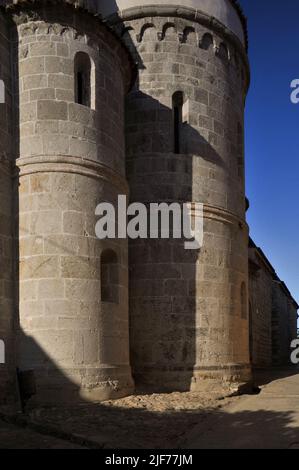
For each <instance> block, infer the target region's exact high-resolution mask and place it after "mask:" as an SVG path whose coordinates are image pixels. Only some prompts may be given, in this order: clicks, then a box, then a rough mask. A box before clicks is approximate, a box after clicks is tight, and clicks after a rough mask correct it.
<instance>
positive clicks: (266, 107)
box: [240, 0, 299, 301]
mask: <svg viewBox="0 0 299 470" xmlns="http://www.w3.org/2000/svg"><path fill="white" fill-rule="evenodd" d="M240 3H241V4H242V7H243V9H244V12H245V14H246V16H247V18H248V23H249V24H248V26H249V43H250V49H249V57H250V63H251V75H252V76H251V87H250V91H249V95H248V99H247V105H246V173H247V183H246V184H247V196H248V198H249V199H250V205H251V207H250V210H249V211H248V222H249V225H250V227H251V236H252V238H253V239H254V241H255V243H256V244H257V245H258V246H260V247H261V248H262V249H263V250H264V252H265V254H266V255H267V257H268V258H269V260H270V262H271V263H272V265H273V266H274V268H275V269H276V271H277V274H278V275H279V276H280V278H281V279H282V280H283V281H285V283H286V284H287V285H288V287H289V289H290V290H291V292H292V294H293V296H294V297H295V298H296V300H297V301H299V233H298V232H297V230H298V231H299V198H298V189H299V188H298V187H299V184H298V183H299V104H298V105H293V104H292V103H291V101H290V93H291V89H290V83H291V81H292V80H293V79H295V78H298V79H299V26H298V18H299V2H297V1H295V0H284V2H283V3H281V2H276V1H273V0H262V1H261V0H240Z"/></svg>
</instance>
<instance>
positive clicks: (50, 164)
mask: <svg viewBox="0 0 299 470" xmlns="http://www.w3.org/2000/svg"><path fill="white" fill-rule="evenodd" d="M35 173H74V174H78V175H82V176H87V177H89V178H96V179H100V180H104V181H105V182H106V183H107V184H109V185H111V184H112V185H113V186H114V187H116V188H117V189H118V191H120V192H121V193H122V194H128V192H129V188H128V183H127V181H126V179H125V177H124V176H122V175H120V174H119V173H117V172H116V171H114V170H112V169H111V168H109V167H107V166H106V165H104V164H102V163H99V162H95V161H93V160H89V159H85V158H80V157H71V156H69V155H65V156H48V155H47V156H44V155H40V156H34V157H25V158H19V159H18V160H17V161H16V168H15V172H14V177H18V176H20V177H22V176H26V175H31V174H35Z"/></svg>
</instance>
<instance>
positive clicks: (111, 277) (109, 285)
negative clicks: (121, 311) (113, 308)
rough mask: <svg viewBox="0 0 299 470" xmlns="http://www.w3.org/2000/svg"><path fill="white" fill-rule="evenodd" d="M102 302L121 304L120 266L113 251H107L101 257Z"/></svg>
mask: <svg viewBox="0 0 299 470" xmlns="http://www.w3.org/2000/svg"><path fill="white" fill-rule="evenodd" d="M101 300H102V302H109V303H113V304H118V303H119V264H118V259H117V254H116V253H115V252H114V251H113V250H105V251H104V252H103V253H102V256H101Z"/></svg>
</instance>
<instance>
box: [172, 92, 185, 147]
mask: <svg viewBox="0 0 299 470" xmlns="http://www.w3.org/2000/svg"><path fill="white" fill-rule="evenodd" d="M183 104H184V95H183V92H182V91H177V92H176V93H174V95H173V97H172V109H173V138H174V153H176V154H179V153H181V132H182V124H183Z"/></svg>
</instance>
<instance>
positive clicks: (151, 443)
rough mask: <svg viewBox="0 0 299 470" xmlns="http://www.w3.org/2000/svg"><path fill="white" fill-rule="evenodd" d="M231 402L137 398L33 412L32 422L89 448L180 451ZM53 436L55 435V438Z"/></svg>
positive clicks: (176, 396)
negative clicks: (204, 423)
mask: <svg viewBox="0 0 299 470" xmlns="http://www.w3.org/2000/svg"><path fill="white" fill-rule="evenodd" d="M230 400H231V399H222V397H220V396H217V395H214V396H208V394H206V393H205V394H199V393H190V392H188V393H170V394H153V395H135V396H130V397H127V398H123V399H120V400H116V401H107V402H104V403H98V404H82V405H79V406H75V407H68V408H40V409H38V410H34V411H31V413H30V421H31V423H33V424H34V425H40V426H41V427H45V428H48V429H53V430H56V431H55V432H56V433H57V436H59V435H60V436H61V435H65V436H68V435H72V438H75V440H76V442H77V443H79V444H84V445H86V446H87V447H95V448H104V449H113V448H118V449H147V448H148V449H163V448H180V446H181V443H182V442H183V441H184V440H185V439H186V436H187V435H188V434H189V433H190V432H191V430H192V429H193V428H194V427H195V426H196V425H198V424H199V423H200V422H202V421H204V420H206V419H207V418H208V416H209V414H210V413H212V412H213V411H215V410H216V409H217V408H219V407H222V406H223V405H225V404H228V403H229V402H230ZM55 432H54V433H55Z"/></svg>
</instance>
